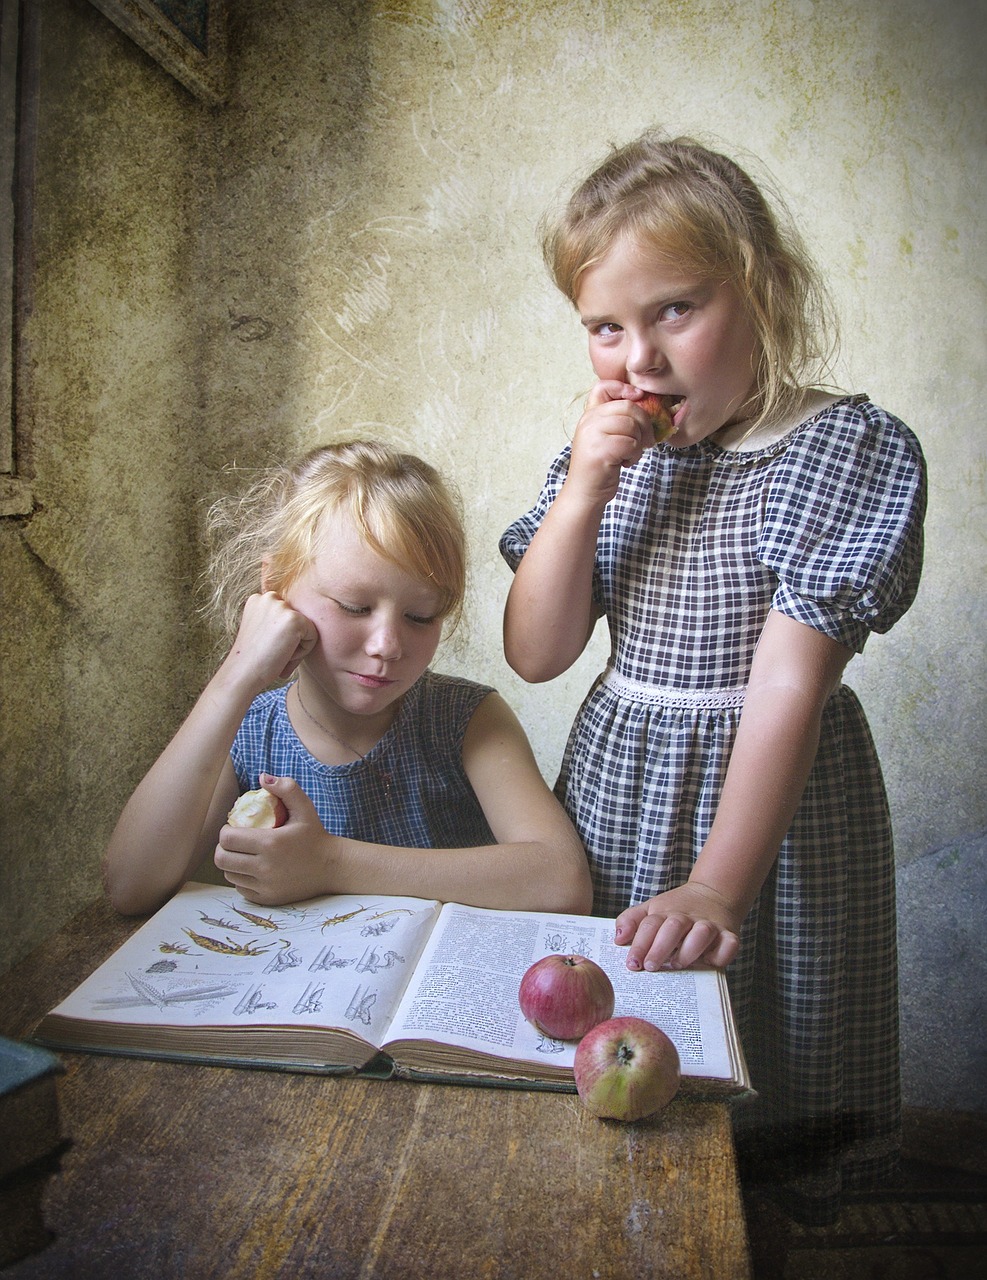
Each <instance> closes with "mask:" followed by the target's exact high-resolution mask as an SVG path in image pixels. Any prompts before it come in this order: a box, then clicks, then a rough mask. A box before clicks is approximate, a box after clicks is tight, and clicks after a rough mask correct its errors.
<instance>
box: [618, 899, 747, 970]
mask: <svg viewBox="0 0 987 1280" xmlns="http://www.w3.org/2000/svg"><path fill="white" fill-rule="evenodd" d="M631 910H632V911H633V910H634V908H632V909H631ZM629 915H630V912H624V913H622V915H621V916H620V917H619V921H620V922H621V924H622V926H623V931H622V932H618V934H617V935H616V941H617V942H618V943H620V942H621V940H622V937H623V936H625V935H626V936H628V937H629V936H631V935H630V927H631V925H630V921H629V920H628V919H627V917H628V916H629ZM739 947H740V939H739V938H738V937H737V935H736V934H735V933H732V932H730V930H728V929H723V928H721V927H720V926H719V925H718V924H716V923H715V922H714V921H712V920H693V919H691V918H690V917H689V916H685V915H680V914H679V913H669V914H668V915H662V914H657V913H656V914H650V915H649V914H647V913H646V912H645V913H644V914H643V915H640V916H639V917H638V919H637V925H636V929H634V932H633V942H631V944H630V949H629V951H628V954H627V967H628V969H633V970H644V971H646V972H648V973H654V972H656V971H657V970H658V969H661V968H665V967H670V968H673V969H687V968H689V967H690V966H691V965H694V964H699V963H702V964H709V965H713V966H714V967H716V968H724V967H726V965H728V964H729V963H730V962H731V961H732V960H733V959H734V957H735V956H736V954H737V951H738V950H739Z"/></svg>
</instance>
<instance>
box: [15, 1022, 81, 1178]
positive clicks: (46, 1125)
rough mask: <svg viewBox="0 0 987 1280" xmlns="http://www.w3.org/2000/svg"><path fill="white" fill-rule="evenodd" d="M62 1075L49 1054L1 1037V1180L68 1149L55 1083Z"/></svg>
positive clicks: (54, 1057)
mask: <svg viewBox="0 0 987 1280" xmlns="http://www.w3.org/2000/svg"><path fill="white" fill-rule="evenodd" d="M63 1070H64V1068H63V1066H62V1064H61V1062H60V1061H59V1059H58V1058H57V1057H56V1056H55V1055H54V1054H52V1053H49V1052H48V1051H47V1050H45V1049H42V1048H39V1047H38V1046H37V1045H34V1044H23V1043H21V1042H20V1041H17V1040H8V1039H7V1038H5V1037H0V1181H3V1180H4V1179H6V1178H8V1177H10V1176H12V1175H14V1174H17V1173H20V1172H22V1171H23V1170H25V1169H28V1168H30V1166H32V1165H34V1164H36V1163H37V1162H38V1161H40V1160H44V1159H46V1158H47V1157H48V1156H51V1155H53V1154H54V1153H55V1152H56V1151H58V1150H59V1149H60V1148H61V1147H62V1146H63V1145H64V1141H65V1139H64V1136H63V1134H62V1125H61V1117H60V1113H59V1106H58V1083H57V1082H58V1076H59V1075H60V1074H61V1073H62V1071H63Z"/></svg>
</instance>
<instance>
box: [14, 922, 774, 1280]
mask: <svg viewBox="0 0 987 1280" xmlns="http://www.w3.org/2000/svg"><path fill="white" fill-rule="evenodd" d="M134 926H135V922H133V921H127V920H123V919H121V918H119V917H118V916H116V915H115V914H114V913H113V912H112V911H111V910H110V909H109V907H107V906H106V905H105V904H103V903H95V904H93V906H91V907H89V908H87V909H86V910H85V911H83V912H81V913H80V914H79V915H78V916H77V917H76V918H75V919H74V920H73V921H72V922H71V923H70V924H69V925H68V926H66V927H65V928H64V929H62V930H61V931H60V932H59V933H58V934H56V935H55V936H54V937H52V938H51V939H50V940H49V941H48V942H47V943H46V944H45V945H44V946H43V947H42V948H40V949H39V950H38V951H36V952H35V953H34V954H33V955H32V956H29V957H28V958H27V959H26V960H24V961H23V962H22V963H20V964H19V965H18V966H17V967H16V968H15V969H14V970H13V971H12V972H11V973H10V974H9V975H8V976H7V978H6V979H5V980H4V983H3V991H2V994H0V1033H2V1034H4V1035H7V1036H10V1037H12V1038H17V1039H25V1038H26V1037H27V1035H28V1034H29V1032H30V1030H31V1029H32V1028H33V1026H34V1025H35V1023H36V1022H37V1020H38V1018H40V1017H41V1015H42V1014H44V1013H45V1012H47V1010H48V1009H49V1008H51V1007H52V1006H53V1005H54V1004H56V1003H57V1002H58V1001H59V1000H61V999H62V998H63V997H64V996H65V995H67V994H68V993H69V991H70V990H71V989H72V988H73V987H74V986H76V985H77V984H78V982H79V981H81V979H82V978H83V977H85V976H86V975H87V974H88V973H90V972H91V971H92V970H93V969H95V968H96V966H97V964H99V963H100V962H101V961H102V960H103V959H105V957H106V956H107V955H108V954H109V953H110V951H111V950H112V949H113V948H114V947H116V946H118V945H119V944H120V943H121V942H122V941H123V940H124V938H125V937H126V936H127V935H128V934H129V933H130V932H131V930H132V929H133V928H134ZM60 1056H61V1057H62V1060H63V1061H64V1063H65V1066H66V1072H65V1074H64V1075H63V1076H61V1077H59V1082H58V1087H59V1096H60V1106H61V1114H62V1126H63V1130H64V1132H65V1133H66V1135H67V1136H68V1137H69V1138H70V1139H71V1145H70V1147H69V1149H68V1151H67V1152H66V1153H65V1154H64V1155H63V1156H62V1158H61V1167H60V1169H59V1171H58V1172H56V1173H54V1174H52V1176H51V1177H50V1178H48V1180H47V1184H46V1189H45V1192H44V1199H43V1205H42V1208H43V1213H44V1223H45V1226H46V1228H47V1230H48V1231H49V1232H50V1233H51V1235H52V1237H53V1238H52V1240H51V1242H50V1243H49V1244H48V1245H47V1246H46V1247H45V1248H44V1249H42V1250H41V1251H40V1252H37V1253H35V1254H33V1255H31V1256H30V1257H27V1258H25V1259H23V1260H22V1261H19V1262H16V1263H14V1264H13V1265H12V1266H11V1267H9V1268H7V1269H4V1270H3V1276H4V1278H5V1280H6V1277H8V1276H9V1277H11V1278H12V1280H20V1277H59V1280H63V1278H64V1277H85V1278H86V1280H101V1278H102V1277H106V1278H107V1280H109V1278H110V1277H113V1280H126V1278H127V1277H142V1278H143V1277H147V1276H153V1277H155V1280H171V1278H172V1277H174V1278H175V1280H179V1278H181V1280H199V1278H200V1277H201V1278H202V1280H238V1278H239V1277H242V1278H243V1280H273V1278H274V1277H284V1278H285V1280H289V1278H290V1280H295V1278H296V1277H307V1276H311V1277H319V1278H320V1280H335V1278H336V1277H352V1278H353V1280H357V1278H361V1280H369V1278H370V1277H388V1278H389V1280H404V1278H405V1277H407V1278H408V1280H412V1278H414V1280H424V1278H426V1277H427V1278H428V1280H444V1278H445V1277H453V1276H455V1277H463V1278H465V1280H474V1278H476V1277H484V1278H487V1277H489V1278H495V1277H496V1278H499V1277H504V1278H506V1277H512V1278H514V1280H541V1278H542V1277H544V1278H545V1280H561V1278H563V1277H564V1278H566V1280H595V1278H597V1277H599V1278H600V1280H608V1278H610V1277H612V1278H613V1280H618V1278H619V1280H630V1278H632V1277H649V1278H658V1277H669V1278H671V1277H674V1280H744V1278H745V1277H749V1276H750V1274H751V1273H750V1265H749V1259H748V1252H747V1237H746V1230H745V1225H744V1219H743V1212H742V1207H741V1200H740V1194H739V1188H738V1182H737V1175H736V1165H735V1160H734V1152H733V1145H732V1139H731V1132H730V1124H729V1119H728V1114H727V1110H726V1107H725V1105H724V1104H722V1103H719V1102H693V1101H690V1102H686V1101H684V1100H682V1099H681V1098H680V1099H676V1100H675V1101H674V1102H673V1103H672V1104H671V1105H670V1106H669V1107H668V1108H667V1109H666V1110H665V1111H664V1112H661V1113H660V1114H659V1115H658V1116H657V1117H653V1118H652V1119H651V1120H648V1121H644V1122H641V1123H638V1124H634V1125H617V1124H611V1123H604V1122H601V1121H599V1120H597V1119H595V1118H594V1117H592V1116H590V1115H589V1114H588V1112H586V1111H584V1110H583V1108H582V1106H581V1104H580V1103H579V1100H578V1099H577V1098H576V1097H575V1096H574V1095H564V1094H551V1093H537V1092H521V1091H515V1090H506V1089H485V1088H469V1087H460V1086H452V1085H432V1084H417V1083H407V1082H399V1081H394V1080H392V1081H375V1080H365V1079H353V1078H339V1077H320V1076H312V1075H299V1074H294V1073H280V1072H273V1071H249V1070H232V1069H227V1068H223V1067H212V1066H203V1065H192V1064H175V1063H164V1062H152V1061H144V1060H137V1059H124V1058H112V1057H105V1056H98V1055H93V1054H75V1053H66V1054H62V1055H60Z"/></svg>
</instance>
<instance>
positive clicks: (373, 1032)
mask: <svg viewBox="0 0 987 1280" xmlns="http://www.w3.org/2000/svg"><path fill="white" fill-rule="evenodd" d="M552 952H558V953H563V954H571V953H577V954H581V955H588V956H589V957H590V958H591V959H594V960H596V962H597V963H599V964H600V965H601V966H602V967H603V968H604V969H606V971H607V972H608V973H609V975H610V977H611V980H612V981H613V984H614V990H615V996H616V1004H615V1010H614V1014H615V1016H619V1015H622V1014H633V1015H636V1016H639V1017H643V1018H646V1019H647V1020H649V1021H651V1022H654V1023H656V1024H657V1025H658V1026H660V1027H662V1029H663V1030H664V1031H666V1032H667V1034H668V1035H669V1036H670V1037H671V1039H672V1040H673V1041H674V1043H675V1044H676V1047H677V1049H678V1051H679V1056H680V1061H681V1065H682V1091H683V1093H684V1094H687V1095H691V1096H723V1095H731V1094H742V1093H746V1092H750V1080H749V1077H748V1073H747V1067H746V1063H745V1060H744V1055H743V1050H742V1047H741V1044H740V1040H739V1036H738V1034H737V1029H736V1025H735V1022H734V1018H733V1011H732V1008H731V1005H730V997H729V993H728V990H727V985H726V980H725V976H724V974H723V972H722V970H717V969H686V970H670V969H665V970H661V971H659V972H658V973H643V972H634V973H632V972H630V971H629V970H628V969H627V967H626V964H625V959H624V958H625V956H626V949H625V948H620V947H617V946H616V945H615V944H614V942H613V921H612V920H610V919H605V918H602V917H593V916H579V915H572V914H568V913H565V912H526V911H517V912H515V911H496V910H490V909H484V908H477V907H468V906H463V905H462V904H458V903H446V904H442V903H439V902H433V901H426V900H423V899H420V898H399V897H383V896H374V895H367V896H364V897H362V898H360V897H356V896H354V895H343V896H327V897H322V898H314V899H311V900H309V901H307V902H302V903H297V904H292V905H289V906H283V907H274V908H258V907H255V906H253V905H251V904H250V903H249V902H247V901H246V900H245V899H243V898H242V897H241V896H240V895H239V894H238V893H237V891H236V890H235V889H232V888H229V887H224V886H218V885H205V884H195V883H190V884H187V885H185V886H184V888H183V889H181V890H180V891H179V892H178V893H177V894H176V895H175V897H174V898H172V899H171V900H170V901H169V902H168V903H166V904H165V905H164V906H163V907H162V908H161V909H160V910H159V911H157V912H156V913H155V914H154V915H153V916H151V917H150V918H149V919H148V920H146V921H145V922H144V923H143V924H141V925H140V926H139V927H138V928H137V930H136V931H135V932H134V933H133V934H132V935H131V936H130V937H129V938H128V939H127V940H126V941H125V942H124V943H123V944H122V945H121V946H120V947H119V948H117V950H116V951H114V952H113V954H112V955H110V956H109V957H108V958H107V959H106V960H105V961H104V962H103V963H102V964H101V965H100V966H99V967H98V968H97V969H96V971H95V972H94V973H93V974H91V975H90V976H89V977H88V978H86V979H85V980H84V981H83V982H82V983H81V984H80V985H79V986H78V987H77V988H76V989H75V990H74V991H73V992H72V993H71V994H70V995H69V996H68V997H67V999H65V1000H63V1001H62V1002H61V1003H60V1004H58V1005H57V1006H56V1007H55V1008H54V1009H52V1010H51V1011H50V1012H49V1013H48V1014H47V1015H46V1016H45V1017H44V1018H42V1020H41V1021H40V1023H39V1024H38V1026H37V1028H36V1029H35V1031H34V1034H33V1037H32V1039H33V1040H34V1041H35V1042H36V1043H38V1044H42V1045H45V1046H48V1047H50V1048H58V1049H68V1050H83V1051H91V1052H100V1053H114V1054H125V1055H131V1056H135V1057H144V1058H161V1059H166V1060H169V1059H170V1060H176V1061H183V1062H189V1061H198V1062H211V1063H214V1064H216V1065H224V1066H242V1067H258V1068H267V1069H277V1070H285V1071H304V1072H314V1073H325V1074H342V1073H348V1074H352V1073H361V1074H366V1075H370V1076H377V1077H386V1076H397V1077H402V1078H408V1079H421V1080H441V1081H448V1082H456V1083H462V1084H482V1085H494V1086H497V1087H502V1088H511V1087H514V1088H522V1089H554V1090H560V1091H565V1092H573V1091H574V1090H575V1083H574V1080H573V1074H572V1060H573V1055H574V1052H575V1045H574V1044H571V1043H563V1042H561V1041H557V1040H551V1039H549V1038H548V1037H545V1036H543V1035H541V1034H540V1033H538V1032H537V1031H536V1029H535V1028H534V1027H532V1026H530V1025H529V1024H528V1023H527V1022H526V1021H525V1019H524V1017H523V1016H522V1014H521V1012H520V1007H519V1005H518V1001H517V991H518V986H519V984H520V981H521V977H522V975H523V974H524V972H525V970H526V969H527V968H528V966H529V965H531V964H532V963H534V961H536V960H538V959H540V958H541V957H542V956H543V955H547V954H551V953H552Z"/></svg>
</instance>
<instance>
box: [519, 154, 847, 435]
mask: <svg viewBox="0 0 987 1280" xmlns="http://www.w3.org/2000/svg"><path fill="white" fill-rule="evenodd" d="M774 203H775V204H776V205H777V206H778V213H777V214H776V213H775V212H774V211H773V210H772V208H771V207H770V206H769V204H768V202H767V200H766V199H765V197H764V196H763V195H762V193H761V190H760V189H759V187H758V186H757V185H756V184H755V183H754V181H753V180H752V179H751V178H750V177H749V176H748V175H747V173H745V172H744V170H743V169H741V168H740V166H739V165H737V164H736V163H734V161H732V160H730V159H728V158H727V157H726V156H724V155H721V154H719V153H718V152H715V151H711V150H709V149H708V148H707V147H705V146H703V145H702V144H700V143H699V142H696V141H694V140H693V139H691V138H675V139H668V138H666V137H664V136H663V135H662V134H661V133H660V132H658V131H656V130H649V131H647V132H645V133H643V134H641V135H640V137H638V138H636V139H635V140H634V141H632V142H630V143H627V144H626V145H625V146H622V147H619V148H613V149H611V152H610V154H609V156H608V157H607V158H606V159H605V160H604V161H603V163H602V164H600V165H599V166H598V167H597V168H596V169H595V170H594V171H593V172H592V173H591V174H590V176H589V177H588V178H587V179H586V180H585V181H584V182H583V183H581V184H580V186H578V187H577V188H576V190H575V191H574V192H573V194H572V195H571V197H570V198H569V200H568V202H567V204H566V205H565V206H564V207H563V209H562V210H561V212H560V213H559V214H557V215H554V216H553V215H549V216H548V217H547V218H546V219H544V220H543V223H542V250H543V253H544V257H545V262H546V265H547V266H548V269H549V272H550V274H551V276H552V279H553V280H554V282H555V284H556V286H557V287H558V288H559V289H560V290H561V291H562V293H563V294H565V296H566V297H567V298H568V299H569V301H570V302H572V303H573V305H575V303H576V297H577V294H578V292H579V284H580V280H581V278H582V275H583V272H585V271H586V270H587V268H588V267H590V266H592V265H593V264H594V263H596V262H599V261H600V259H601V258H602V257H604V256H605V254H606V253H607V252H608V251H609V249H610V248H611V247H612V246H613V244H614V243H615V242H616V241H617V240H618V239H620V238H621V237H623V236H625V235H628V236H630V237H632V238H633V239H634V240H635V242H636V243H637V244H639V245H640V247H641V248H642V249H643V250H645V251H650V252H651V253H653V254H654V255H655V258H656V260H657V261H660V262H661V263H663V264H664V263H668V264H670V265H673V266H674V267H675V268H676V269H677V270H680V271H682V272H684V273H686V274H693V275H696V276H697V277H699V278H700V279H702V280H704V281H717V282H723V283H728V284H730V285H732V286H733V288H734V289H735V290H736V291H737V294H738V295H739V297H740V299H741V301H742V303H743V305H744V307H745V308H746V311H747V315H748V317H749V319H750V322H751V324H752V326H753V329H754V333H755V337H756V342H757V350H756V352H755V364H754V368H753V370H752V372H753V374H754V378H755V385H756V387H757V390H758V392H759V405H758V415H757V418H756V421H755V428H756V427H757V426H760V425H762V424H765V423H768V422H774V421H778V420H781V419H783V418H784V417H785V416H786V415H787V413H788V412H790V411H791V410H792V409H794V407H795V405H796V404H797V402H798V401H799V399H800V398H801V395H802V392H803V391H804V390H805V389H806V388H807V387H810V386H815V385H819V384H820V383H821V382H824V381H825V379H826V378H827V377H828V376H829V374H830V371H831V369H832V365H833V360H834V357H835V352H836V345H837V339H836V323H835V317H834V314H833V309H832V306H831V304H830V301H829V297H828V295H827V293H826V290H825V288H824V286H823V284H822V281H821V278H820V276H819V274H818V272H817V270H816V267H815V266H814V264H813V262H812V260H811V258H810V257H809V255H808V253H807V252H806V250H805V247H804V245H803V244H802V241H801V238H800V237H799V236H798V234H797V233H796V231H795V229H794V228H793V227H792V226H791V225H790V223H789V220H788V218H787V215H785V214H784V209H783V206H782V205H781V202H780V201H775V202H774ZM782 215H784V219H783V218H782Z"/></svg>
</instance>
